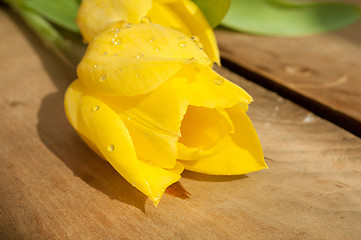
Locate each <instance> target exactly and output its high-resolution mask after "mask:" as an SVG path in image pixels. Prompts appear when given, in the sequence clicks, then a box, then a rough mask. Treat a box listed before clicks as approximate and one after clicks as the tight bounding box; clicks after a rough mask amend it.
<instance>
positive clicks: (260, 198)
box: [0, 9, 361, 239]
mask: <svg viewBox="0 0 361 240" xmlns="http://www.w3.org/2000/svg"><path fill="white" fill-rule="evenodd" d="M0 22H1V28H0V37H1V43H2V44H1V45H0V56H1V59H3V61H1V62H0V72H1V74H2V77H1V80H0V108H1V110H2V111H1V113H0V122H1V124H0V133H1V134H0V161H1V165H0V184H1V186H0V238H1V239H160V238H163V239H358V238H359V236H360V235H361V229H360V227H359V223H360V222H361V174H360V173H361V161H360V159H361V140H360V139H359V138H357V137H355V136H354V135H352V134H350V133H348V132H346V131H344V130H343V129H340V128H339V127H337V126H335V125H333V124H331V123H329V122H327V121H325V120H323V119H320V118H319V117H317V116H315V115H313V114H312V113H310V112H308V111H306V110H304V109H302V108H300V107H299V106H297V105H295V104H293V103H291V102H290V101H288V100H285V99H284V98H282V97H279V96H277V95H276V94H275V93H272V92H269V91H267V90H265V89H263V88H261V87H259V86H258V85H255V84H254V83H251V82H248V81H246V80H244V79H242V78H241V77H239V76H238V75H236V74H233V73H231V72H229V71H228V70H225V69H219V71H220V72H221V73H222V74H223V75H225V76H226V77H228V78H230V79H232V80H233V81H235V82H236V83H238V84H240V85H241V86H243V87H244V88H245V89H247V90H248V91H249V92H250V93H251V94H252V96H253V97H254V99H255V102H254V103H253V104H252V105H251V107H250V110H249V115H250V117H251V118H252V120H253V122H254V124H255V127H256V129H257V131H258V133H259V136H260V138H261V141H262V143H263V147H264V152H265V156H266V158H267V163H268V165H269V167H270V169H269V170H265V171H261V172H257V173H252V174H247V175H243V176H230V177H225V176H207V175H202V174H197V173H192V172H187V171H186V172H184V173H183V174H182V176H183V178H182V179H181V180H180V182H179V183H178V184H176V185H174V186H172V187H171V188H170V189H168V190H167V194H165V195H164V197H163V199H162V200H161V202H160V203H159V205H158V207H154V206H153V205H152V203H151V202H150V201H149V200H147V199H146V197H145V196H144V195H142V194H141V193H140V192H138V191H137V190H136V189H135V188H133V187H132V186H131V185H130V184H128V183H127V182H126V181H125V180H124V179H123V178H122V177H121V176H119V175H118V174H117V173H116V172H115V171H114V170H113V168H112V167H111V166H110V165H109V164H108V163H106V162H104V161H102V160H101V159H99V158H98V157H97V156H96V155H95V154H94V153H92V152H91V151H90V150H89V149H88V148H87V147H86V146H85V144H83V143H82V141H81V140H80V139H79V137H78V136H77V135H76V133H75V132H74V130H73V129H72V128H71V127H70V125H69V123H68V122H67V119H66V117H65V114H64V110H63V96H64V92H65V89H66V87H67V86H68V85H69V83H70V81H71V80H72V79H74V77H75V76H74V69H71V68H69V67H68V66H67V65H65V64H63V62H61V61H60V60H59V59H58V58H57V57H55V56H54V55H53V54H52V53H51V52H49V51H47V50H46V49H44V48H43V46H41V44H40V43H39V42H38V40H37V39H36V38H35V37H34V36H33V34H32V33H30V32H29V31H28V30H27V29H26V28H24V27H23V25H22V24H21V23H19V22H18V21H17V20H16V19H14V18H13V17H11V16H9V15H8V13H5V12H4V11H3V10H2V9H0ZM182 189H183V190H182ZM186 191H187V192H188V193H189V194H187V192H186Z"/></svg>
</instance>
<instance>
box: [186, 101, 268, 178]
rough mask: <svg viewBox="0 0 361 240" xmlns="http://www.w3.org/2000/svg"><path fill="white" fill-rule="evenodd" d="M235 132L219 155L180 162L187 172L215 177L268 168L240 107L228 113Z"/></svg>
mask: <svg viewBox="0 0 361 240" xmlns="http://www.w3.org/2000/svg"><path fill="white" fill-rule="evenodd" d="M227 112H228V114H229V116H230V118H231V119H232V121H233V124H234V127H235V132H234V134H231V135H230V137H231V140H230V141H229V142H228V144H226V146H224V148H222V149H221V150H220V151H219V152H218V153H216V154H215V155H213V156H210V157H206V158H203V159H200V160H196V161H180V162H181V163H182V164H183V165H184V167H185V169H188V170H191V171H195V172H200V173H206V174H214V175H235V174H245V173H249V172H253V171H257V170H260V169H264V168H267V165H266V163H265V162H264V158H263V151H262V147H261V144H260V141H259V139H258V137H257V134H256V131H255V130H254V128H253V125H252V123H251V121H250V120H249V118H248V116H247V115H246V113H245V112H244V111H243V110H242V109H241V107H240V106H239V105H236V106H235V107H233V108H229V109H227Z"/></svg>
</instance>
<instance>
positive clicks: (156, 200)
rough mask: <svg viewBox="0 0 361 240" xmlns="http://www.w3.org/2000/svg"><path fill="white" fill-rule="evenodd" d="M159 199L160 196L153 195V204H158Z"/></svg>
mask: <svg viewBox="0 0 361 240" xmlns="http://www.w3.org/2000/svg"><path fill="white" fill-rule="evenodd" d="M159 201H160V197H155V198H154V202H155V205H158V203H159Z"/></svg>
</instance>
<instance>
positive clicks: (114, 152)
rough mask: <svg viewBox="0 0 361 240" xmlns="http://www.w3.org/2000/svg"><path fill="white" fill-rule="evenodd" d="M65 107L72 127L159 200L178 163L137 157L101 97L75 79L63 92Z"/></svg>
mask: <svg viewBox="0 0 361 240" xmlns="http://www.w3.org/2000/svg"><path fill="white" fill-rule="evenodd" d="M65 110H66V114H67V116H68V119H69V121H70V123H71V124H72V125H73V127H74V128H75V129H76V130H77V131H78V132H79V133H80V134H81V135H83V136H84V137H86V138H87V139H89V141H90V142H92V143H93V145H95V146H96V147H97V148H98V149H99V152H100V153H101V154H102V155H103V156H104V158H105V159H106V160H108V161H109V163H110V164H111V165H112V166H113V167H114V168H115V169H116V170H117V171H118V172H119V173H120V174H121V175H122V176H123V177H124V178H125V179H126V180H127V181H128V182H129V183H131V184H132V185H133V186H135V187H136V188H137V189H139V190H140V191H142V192H143V193H144V194H146V195H147V196H148V197H149V198H151V199H152V200H153V202H154V204H157V203H158V202H159V199H160V198H161V196H162V194H163V193H164V190H165V188H166V187H168V186H169V185H170V184H172V183H174V182H176V181H178V180H179V178H180V175H179V174H180V172H182V170H183V168H182V166H180V165H176V166H175V168H174V169H172V170H166V169H163V168H160V167H158V166H156V165H153V164H149V163H146V162H144V161H141V160H139V159H138V158H137V156H136V151H135V148H134V145H133V142H132V139H131V137H130V135H129V132H128V130H127V128H126V127H125V125H124V124H123V122H122V120H121V119H120V117H119V116H118V115H117V114H116V113H115V112H114V111H113V110H112V109H111V108H109V107H108V106H107V105H106V104H105V103H104V102H103V101H101V100H99V99H98V98H96V97H95V96H94V95H91V94H90V93H89V92H87V91H86V90H85V89H84V88H83V87H82V85H81V84H80V82H79V81H78V80H76V81H74V82H73V83H72V84H71V85H70V87H69V88H68V90H67V92H66V94H65ZM93 147H94V146H93Z"/></svg>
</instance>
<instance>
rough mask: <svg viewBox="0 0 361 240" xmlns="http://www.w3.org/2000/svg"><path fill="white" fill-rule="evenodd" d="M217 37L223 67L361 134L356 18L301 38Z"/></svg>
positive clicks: (360, 27)
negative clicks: (268, 87) (223, 62)
mask: <svg viewBox="0 0 361 240" xmlns="http://www.w3.org/2000/svg"><path fill="white" fill-rule="evenodd" d="M353 2H354V3H358V5H360V6H361V3H360V1H353ZM216 35H217V40H218V43H219V46H220V50H221V56H222V58H224V59H225V60H227V61H229V62H231V64H229V63H227V62H226V61H225V62H226V63H225V64H226V65H227V66H229V65H233V67H232V69H233V70H235V71H239V73H243V74H245V75H247V76H249V77H250V78H254V79H255V80H256V81H259V82H260V83H261V84H264V85H267V86H271V87H272V88H274V89H275V90H276V91H279V90H280V91H283V93H284V95H286V96H287V97H290V98H293V99H297V100H298V101H300V102H301V104H303V105H304V106H305V107H306V108H312V109H313V110H314V111H318V113H320V114H321V111H322V115H323V116H324V117H326V118H330V120H332V121H334V122H336V123H337V124H339V125H341V126H342V127H344V128H346V129H348V130H350V131H352V132H354V133H355V134H357V135H359V136H361V21H358V22H357V23H355V24H353V25H351V26H349V27H347V28H344V29H342V30H338V31H333V32H330V33H324V34H318V35H313V36H306V37H285V38H282V37H262V36H254V35H248V34H243V33H239V32H234V31H230V30H227V29H218V30H217V31H216ZM246 72H247V73H246ZM263 77H264V78H263ZM300 98H301V99H300ZM316 105H317V107H316Z"/></svg>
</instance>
